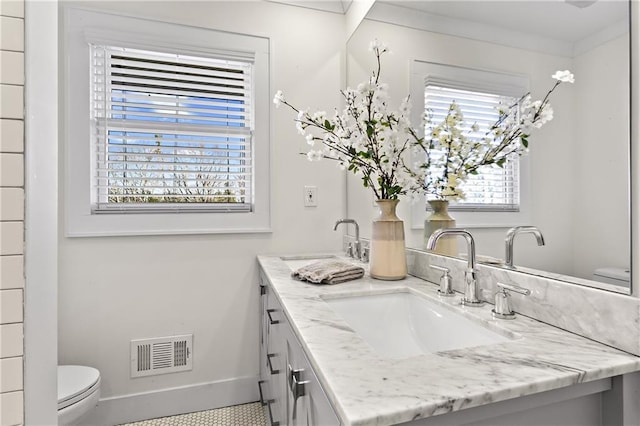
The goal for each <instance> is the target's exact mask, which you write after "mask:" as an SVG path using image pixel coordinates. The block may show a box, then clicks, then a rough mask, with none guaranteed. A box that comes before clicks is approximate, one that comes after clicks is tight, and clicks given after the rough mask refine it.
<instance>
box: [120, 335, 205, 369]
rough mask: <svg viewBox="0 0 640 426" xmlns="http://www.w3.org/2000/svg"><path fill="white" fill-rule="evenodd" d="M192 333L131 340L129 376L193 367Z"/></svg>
mask: <svg viewBox="0 0 640 426" xmlns="http://www.w3.org/2000/svg"><path fill="white" fill-rule="evenodd" d="M192 359H193V334H185V335H180V336H169V337H158V338H153V339H140V340H132V341H131V377H143V376H154V375H158V374H166V373H176V372H179V371H188V370H191V369H193V363H192Z"/></svg>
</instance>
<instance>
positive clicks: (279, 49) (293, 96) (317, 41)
mask: <svg viewBox="0 0 640 426" xmlns="http://www.w3.org/2000/svg"><path fill="white" fill-rule="evenodd" d="M75 5H76V6H77V5H80V6H82V7H91V8H96V9H102V10H109V11H114V12H118V13H122V14H127V15H132V16H136V17H139V18H150V19H156V20H160V21H166V22H173V23H179V24H185V25H194V26H199V27H205V28H214V29H217V30H226V31H232V32H237V33H243V34H251V35H257V36H263V37H268V38H269V39H270V42H271V58H270V61H271V92H272V93H275V92H276V90H278V89H282V90H283V91H284V92H285V94H286V95H287V98H288V99H289V100H290V101H291V102H292V103H294V104H296V105H298V106H300V107H303V108H304V107H307V106H309V107H312V108H322V109H326V110H331V109H332V108H333V107H334V106H339V105H340V96H339V92H338V89H339V88H341V87H342V86H343V85H344V84H343V82H344V68H345V66H344V16H343V15H339V14H332V13H326V12H319V11H313V10H308V9H303V8H298V7H291V6H286V5H281V4H275V3H267V2H263V1H248V2H245V1H243V2H238V1H228V2H222V1H215V2H184V1H171V2H165V1H160V2H148V1H145V2H104V3H99V2H87V3H75ZM61 60H62V58H61ZM294 118H295V117H294V115H292V113H291V112H290V111H288V110H285V109H284V108H281V109H275V108H272V110H271V134H272V138H271V158H272V160H271V190H272V211H271V213H272V231H273V232H272V233H267V234H253V235H252V234H243V235H190V236H165V237H163V236H153V237H107V238H65V237H64V236H63V235H64V232H61V235H62V236H61V238H60V242H59V249H60V252H59V255H60V272H59V282H60V284H59V358H60V363H79V364H86V365H92V366H95V367H97V368H98V369H99V370H100V371H101V373H102V377H103V382H102V387H103V397H104V398H110V397H117V396H122V395H127V394H131V393H138V392H146V391H153V390H160V389H164V388H169V387H176V386H189V385H192V384H196V383H203V382H214V381H219V380H226V379H233V378H238V377H250V376H256V375H257V372H258V357H257V355H258V322H259V319H258V298H259V295H258V287H257V278H258V276H257V264H256V255H257V254H262V253H304V252H319V251H336V250H338V249H339V248H340V247H341V237H342V233H341V232H333V231H332V226H333V223H334V222H335V220H336V219H338V218H340V217H342V216H343V215H344V211H345V201H344V200H345V183H344V179H345V178H344V174H342V173H340V172H339V170H338V169H337V168H335V166H334V165H333V164H328V163H314V164H310V163H309V162H308V161H307V160H306V157H304V156H301V155H299V154H298V152H301V151H302V150H303V149H304V147H305V145H306V144H305V141H304V139H303V138H302V137H300V136H299V135H298V134H297V131H296V130H295V127H294V122H293V119H294ZM62 119H63V118H62V117H61V120H62ZM61 154H62V155H61V158H63V157H64V153H61ZM258 161H260V159H258ZM63 175H64V172H63V171H61V176H63ZM304 185H316V186H317V187H318V202H319V206H318V207H317V208H305V207H303V186H304ZM62 200H64V194H60V201H61V204H62ZM61 208H62V210H63V211H62V212H61V218H62V217H64V206H63V205H62V206H61ZM63 223H64V222H63V221H62V219H61V221H60V226H61V227H62V226H63ZM181 333H193V334H194V355H195V356H194V363H193V365H194V368H193V371H191V372H186V373H177V374H167V375H162V376H152V377H148V378H138V379H130V378H129V341H130V340H131V339H138V338H145V337H154V336H166V335H171V334H181ZM256 386H257V385H256ZM254 392H255V396H256V398H257V387H256V388H255V391H254ZM238 402H242V401H238Z"/></svg>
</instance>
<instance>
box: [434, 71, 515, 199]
mask: <svg viewBox="0 0 640 426" xmlns="http://www.w3.org/2000/svg"><path fill="white" fill-rule="evenodd" d="M471 87H472V86H470V85H467V84H465V83H462V82H455V81H447V80H443V79H427V80H426V83H425V91H424V104H425V108H426V109H427V110H429V112H430V114H431V116H432V118H433V122H435V123H440V122H442V121H443V120H444V118H445V117H446V115H447V113H448V110H449V105H450V104H451V102H453V101H455V102H456V103H457V104H458V105H459V106H460V109H461V111H462V113H463V115H464V118H465V124H466V126H467V128H464V129H463V130H464V132H465V133H467V132H469V136H470V137H472V138H473V137H477V138H478V139H481V138H483V137H484V136H485V134H486V132H487V130H488V129H489V127H490V126H491V125H492V124H494V123H495V122H496V120H497V119H498V116H499V115H498V111H497V108H496V107H497V106H498V105H500V104H502V105H507V106H508V105H512V104H513V103H514V102H515V101H516V100H517V99H516V98H515V97H511V96H504V95H498V94H494V93H485V92H480V91H477V90H472V89H471ZM474 123H476V124H477V125H478V127H479V129H478V131H477V132H473V131H472V130H471V125H473V124H474ZM443 155H444V153H443ZM519 176H520V173H519V158H518V156H515V157H512V158H510V159H509V160H508V161H507V162H506V163H505V164H504V165H503V167H499V166H494V165H491V166H483V167H481V168H480V169H478V174H477V175H469V177H468V179H467V180H466V181H465V182H464V183H463V184H461V185H460V187H461V189H462V190H463V191H464V193H465V199H464V200H460V201H458V202H456V203H452V204H451V205H450V210H484V211H495V210H499V211H518V209H519V205H520V190H519V188H520V185H519Z"/></svg>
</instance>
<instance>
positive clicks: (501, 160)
mask: <svg viewBox="0 0 640 426" xmlns="http://www.w3.org/2000/svg"><path fill="white" fill-rule="evenodd" d="M506 161H507V160H506V159H504V158H501V159H499V160H498V161H496V164H497V165H498V166H499V167H504V163H505V162H506Z"/></svg>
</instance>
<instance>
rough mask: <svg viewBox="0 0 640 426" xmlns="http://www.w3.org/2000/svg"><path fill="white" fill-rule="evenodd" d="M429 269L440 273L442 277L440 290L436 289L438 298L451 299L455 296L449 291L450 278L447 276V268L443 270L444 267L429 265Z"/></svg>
mask: <svg viewBox="0 0 640 426" xmlns="http://www.w3.org/2000/svg"><path fill="white" fill-rule="evenodd" d="M429 267H430V268H431V269H435V270H436V271H440V272H442V276H441V277H440V288H439V289H438V294H439V295H440V296H445V297H451V296H455V293H454V292H453V290H452V289H451V276H450V275H449V268H445V267H444V266H438V265H429Z"/></svg>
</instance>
